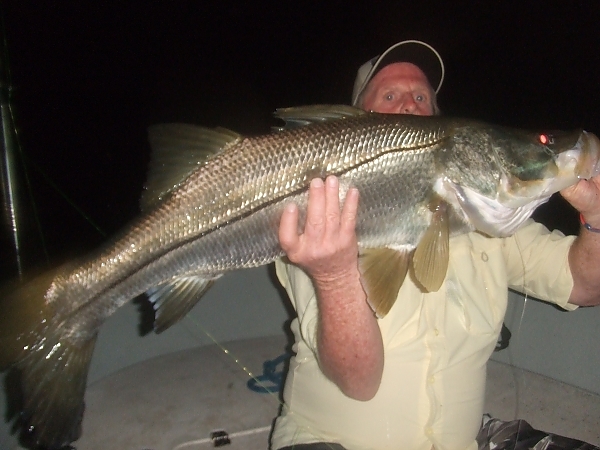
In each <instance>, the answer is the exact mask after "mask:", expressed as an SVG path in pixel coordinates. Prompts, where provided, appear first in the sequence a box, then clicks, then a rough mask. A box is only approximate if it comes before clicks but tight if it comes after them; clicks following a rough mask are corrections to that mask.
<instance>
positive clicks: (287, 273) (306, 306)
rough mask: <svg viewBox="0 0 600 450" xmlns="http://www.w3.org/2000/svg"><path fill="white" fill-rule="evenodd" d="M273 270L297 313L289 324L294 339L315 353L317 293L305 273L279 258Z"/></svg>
mask: <svg viewBox="0 0 600 450" xmlns="http://www.w3.org/2000/svg"><path fill="white" fill-rule="evenodd" d="M275 272H276V274H277V278H278V279H279V282H280V283H281V285H282V286H283V287H284V289H285V290H286V292H287V294H288V297H289V298H290V301H291V303H292V306H293V307H294V309H295V310H296V314H297V315H298V317H297V319H294V321H292V324H291V330H292V332H293V333H294V335H295V338H296V339H295V341H296V342H297V343H298V342H299V341H300V339H301V340H302V341H303V342H304V343H305V344H306V345H307V346H308V347H309V348H310V349H311V350H312V352H313V353H314V354H315V356H316V355H317V315H318V308H317V295H316V293H315V290H314V287H313V284H312V281H311V280H310V278H309V277H308V275H306V273H305V272H304V271H303V270H301V269H300V268H298V267H297V266H294V265H293V264H289V263H286V262H284V261H282V260H281V259H278V260H277V261H275Z"/></svg>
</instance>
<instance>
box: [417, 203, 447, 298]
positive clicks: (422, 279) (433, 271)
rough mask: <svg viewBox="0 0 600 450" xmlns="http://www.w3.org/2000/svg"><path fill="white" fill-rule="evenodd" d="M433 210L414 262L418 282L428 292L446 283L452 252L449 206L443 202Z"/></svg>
mask: <svg viewBox="0 0 600 450" xmlns="http://www.w3.org/2000/svg"><path fill="white" fill-rule="evenodd" d="M432 208H433V209H434V211H433V216H432V218H431V223H430V224H429V227H428V228H427V230H426V231H425V234H424V236H423V237H422V238H421V240H420V241H419V244H418V245H417V248H416V249H415V253H414V255H413V260H412V264H413V270H414V276H415V278H416V281H418V282H419V283H420V284H421V286H422V287H424V288H425V289H426V290H427V292H435V291H437V290H438V289H439V288H440V287H441V285H442V283H443V282H444V278H446V272H447V271H448V259H449V252H450V249H449V247H450V244H449V240H450V234H449V224H448V209H447V205H446V203H445V202H443V201H441V202H439V203H438V204H437V206H435V207H432Z"/></svg>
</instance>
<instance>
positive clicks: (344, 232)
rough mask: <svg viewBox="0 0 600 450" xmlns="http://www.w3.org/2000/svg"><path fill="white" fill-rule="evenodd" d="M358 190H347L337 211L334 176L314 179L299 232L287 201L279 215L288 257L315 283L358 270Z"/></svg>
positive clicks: (294, 209) (281, 238)
mask: <svg viewBox="0 0 600 450" xmlns="http://www.w3.org/2000/svg"><path fill="white" fill-rule="evenodd" d="M357 208H358V191H357V190H356V189H354V188H352V189H349V190H348V193H347V195H346V200H345V202H344V207H343V208H342V209H341V210H340V201H339V185H338V180H337V178H336V177H334V176H329V177H327V179H326V180H325V183H323V180H321V179H320V178H315V179H314V180H312V182H311V184H310V189H309V192H308V209H307V215H306V225H305V227H304V231H303V233H301V234H298V208H297V206H296V205H295V204H289V205H288V206H287V207H286V208H285V211H284V213H283V216H282V217H281V223H280V226H279V241H280V243H281V247H282V248H283V250H284V251H285V252H286V254H287V256H288V258H289V260H290V261H291V262H293V263H294V264H296V265H298V266H300V267H302V268H303V269H304V270H305V271H306V272H307V273H308V274H309V275H310V276H311V277H312V278H313V280H315V281H316V282H317V283H319V284H321V283H336V281H342V280H343V279H344V278H345V277H346V276H348V275H349V273H350V272H356V270H357V265H358V263H357V261H358V260H357V258H358V245H357V242H356V230H355V229H356V212H357Z"/></svg>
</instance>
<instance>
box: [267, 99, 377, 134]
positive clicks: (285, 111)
mask: <svg viewBox="0 0 600 450" xmlns="http://www.w3.org/2000/svg"><path fill="white" fill-rule="evenodd" d="M363 114H367V113H366V112H365V111H363V110H362V109H359V108H355V107H353V106H348V105H310V106H295V107H292V108H279V109H277V110H276V111H275V113H274V116H275V117H276V118H278V119H281V120H284V121H285V126H283V127H273V128H274V130H276V131H282V130H288V129H290V128H297V127H303V126H305V125H310V124H311V123H317V122H327V121H328V120H339V119H343V118H344V117H356V116H361V115H363Z"/></svg>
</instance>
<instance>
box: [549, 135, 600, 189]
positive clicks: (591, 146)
mask: <svg viewBox="0 0 600 450" xmlns="http://www.w3.org/2000/svg"><path fill="white" fill-rule="evenodd" d="M573 150H579V152H580V157H579V160H578V161H577V162H576V165H575V173H576V175H577V177H578V178H579V179H586V180H588V179H590V178H593V177H595V176H597V175H598V174H600V139H598V137H597V136H596V135H595V134H593V133H588V132H587V131H584V132H582V133H581V136H580V137H579V140H578V141H577V144H576V145H575V147H574V148H573V149H572V150H569V152H570V151H573ZM564 153H568V152H564ZM561 155H562V154H561ZM561 155H559V159H560V157H561Z"/></svg>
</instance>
